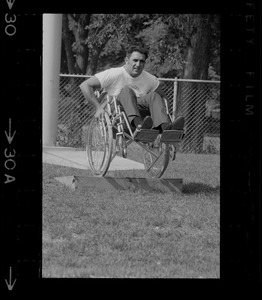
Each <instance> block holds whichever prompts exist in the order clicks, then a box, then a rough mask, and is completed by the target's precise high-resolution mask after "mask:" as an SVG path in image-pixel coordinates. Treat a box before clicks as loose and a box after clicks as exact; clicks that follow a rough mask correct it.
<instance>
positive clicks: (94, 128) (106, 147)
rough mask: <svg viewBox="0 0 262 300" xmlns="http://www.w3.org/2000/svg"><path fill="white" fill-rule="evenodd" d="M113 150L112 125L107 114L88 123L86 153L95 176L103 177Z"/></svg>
mask: <svg viewBox="0 0 262 300" xmlns="http://www.w3.org/2000/svg"><path fill="white" fill-rule="evenodd" d="M112 149H113V132H112V124H111V121H110V118H109V116H108V113H107V112H104V113H102V114H101V115H100V116H99V117H98V118H93V119H92V121H91V122H90V125H89V128H88V134H87V145H86V153H87V158H88V162H89V165H90V168H91V170H92V171H93V174H94V175H95V176H104V175H105V174H106V172H107V170H108V168H109V165H110V162H111V157H112Z"/></svg>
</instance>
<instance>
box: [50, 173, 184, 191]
mask: <svg viewBox="0 0 262 300" xmlns="http://www.w3.org/2000/svg"><path fill="white" fill-rule="evenodd" d="M55 179H56V180H57V181H59V182H61V183H63V184H64V185H66V186H68V187H69V188H70V189H72V190H77V189H78V190H79V189H80V190H84V191H88V189H90V188H96V190H98V191H104V192H106V191H108V190H126V191H132V192H135V191H138V190H147V191H151V192H152V191H158V192H163V193H170V192H172V193H174V192H176V193H181V192H182V186H183V180H182V179H181V178H174V179H167V178H163V179H161V178H128V177H125V178H117V177H107V176H105V177H86V176H75V175H73V176H64V177H55Z"/></svg>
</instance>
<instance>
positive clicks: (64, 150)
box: [43, 147, 145, 171]
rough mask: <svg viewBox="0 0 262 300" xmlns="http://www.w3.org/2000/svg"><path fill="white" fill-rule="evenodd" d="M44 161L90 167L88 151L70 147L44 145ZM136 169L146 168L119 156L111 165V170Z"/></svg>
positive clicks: (66, 165)
mask: <svg viewBox="0 0 262 300" xmlns="http://www.w3.org/2000/svg"><path fill="white" fill-rule="evenodd" d="M43 162H44V163H48V164H54V165H60V166H65V167H72V168H77V169H82V170H87V169H90V166H89V164H88V161H87V156H86V152H85V151H79V150H76V149H75V148H70V147H44V148H43ZM134 169H136V170H144V169H145V168H144V165H143V164H141V163H138V162H136V161H133V160H130V159H128V158H123V157H119V156H116V157H115V158H114V159H113V160H112V162H111V163H110V166H109V171H116V170H134Z"/></svg>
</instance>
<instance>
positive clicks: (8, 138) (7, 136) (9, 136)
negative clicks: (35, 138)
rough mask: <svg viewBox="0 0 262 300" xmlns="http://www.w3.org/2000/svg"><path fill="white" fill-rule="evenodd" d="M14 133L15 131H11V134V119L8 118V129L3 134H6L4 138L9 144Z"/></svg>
mask: <svg viewBox="0 0 262 300" xmlns="http://www.w3.org/2000/svg"><path fill="white" fill-rule="evenodd" d="M15 133H16V131H15V132H14V133H13V135H11V119H9V131H8V134H7V133H6V131H5V135H6V138H7V140H8V143H9V144H11V143H12V140H13V138H14V135H15Z"/></svg>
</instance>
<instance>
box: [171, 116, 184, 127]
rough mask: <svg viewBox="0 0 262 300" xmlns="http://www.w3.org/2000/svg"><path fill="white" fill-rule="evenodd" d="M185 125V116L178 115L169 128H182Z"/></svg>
mask: <svg viewBox="0 0 262 300" xmlns="http://www.w3.org/2000/svg"><path fill="white" fill-rule="evenodd" d="M184 125H185V118H184V117H182V116H181V117H178V118H177V119H176V120H175V121H174V122H173V123H172V124H171V126H170V128H169V130H183V129H184Z"/></svg>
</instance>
